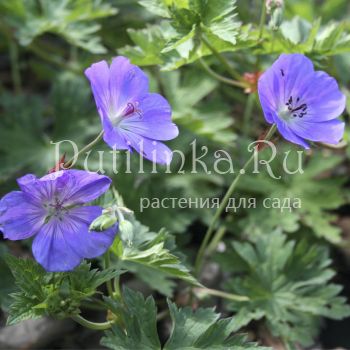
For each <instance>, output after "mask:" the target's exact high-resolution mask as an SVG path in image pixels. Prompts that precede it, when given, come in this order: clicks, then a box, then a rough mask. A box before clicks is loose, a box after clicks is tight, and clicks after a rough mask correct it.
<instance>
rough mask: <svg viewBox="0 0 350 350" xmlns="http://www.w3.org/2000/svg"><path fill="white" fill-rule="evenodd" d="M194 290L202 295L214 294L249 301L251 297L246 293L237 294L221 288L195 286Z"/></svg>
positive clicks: (233, 299) (224, 297) (229, 298)
mask: <svg viewBox="0 0 350 350" xmlns="http://www.w3.org/2000/svg"><path fill="white" fill-rule="evenodd" d="M194 292H195V293H197V294H202V295H213V296H216V297H219V298H223V299H228V300H232V301H248V300H249V298H248V297H246V296H245V295H237V294H232V293H226V292H222V291H221V290H216V289H211V288H195V289H194Z"/></svg>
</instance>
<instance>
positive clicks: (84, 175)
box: [18, 170, 111, 206]
mask: <svg viewBox="0 0 350 350" xmlns="http://www.w3.org/2000/svg"><path fill="white" fill-rule="evenodd" d="M18 184H19V186H20V188H21V190H22V191H23V192H24V193H26V194H27V195H28V196H29V197H31V198H32V200H33V201H35V202H36V203H44V202H46V203H50V202H51V201H52V198H58V199H59V200H60V202H61V203H63V202H64V205H66V206H67V205H76V204H81V203H87V202H91V201H92V200H94V199H96V198H98V197H99V196H101V195H102V194H103V193H104V192H106V191H107V190H108V188H109V186H110V184H111V179H110V178H109V177H107V176H104V175H99V174H97V173H93V172H87V171H83V170H61V171H56V172H54V173H51V174H47V175H45V176H43V177H42V178H40V179H38V178H35V176H34V175H26V176H25V177H22V178H20V179H18Z"/></svg>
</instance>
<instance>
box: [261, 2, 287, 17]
mask: <svg viewBox="0 0 350 350" xmlns="http://www.w3.org/2000/svg"><path fill="white" fill-rule="evenodd" d="M265 4H266V12H267V13H268V14H271V13H272V12H273V11H274V10H276V9H278V8H282V7H283V0H266V3H265Z"/></svg>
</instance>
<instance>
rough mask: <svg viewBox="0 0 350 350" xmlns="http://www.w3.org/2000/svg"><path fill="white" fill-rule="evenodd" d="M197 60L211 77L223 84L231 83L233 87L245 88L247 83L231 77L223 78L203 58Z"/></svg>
mask: <svg viewBox="0 0 350 350" xmlns="http://www.w3.org/2000/svg"><path fill="white" fill-rule="evenodd" d="M199 62H200V63H201V65H202V67H203V68H204V69H205V71H206V72H207V73H208V74H209V75H210V76H212V77H213V78H215V79H217V80H218V81H221V82H223V83H225V84H228V85H232V86H235V87H241V88H246V87H247V85H246V84H245V83H243V82H240V81H237V80H233V79H229V78H225V77H223V76H222V75H220V74H217V73H216V72H214V71H213V70H212V69H211V68H210V67H209V66H208V65H207V64H206V63H205V62H204V60H203V59H201V58H200V59H199Z"/></svg>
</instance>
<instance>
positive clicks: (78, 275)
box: [6, 255, 122, 325]
mask: <svg viewBox="0 0 350 350" xmlns="http://www.w3.org/2000/svg"><path fill="white" fill-rule="evenodd" d="M6 262H7V264H8V266H9V267H10V269H11V272H12V274H13V276H14V278H15V283H16V286H17V288H18V291H16V292H15V293H13V294H11V298H12V301H11V304H10V310H9V317H8V320H7V323H8V324H9V325H11V324H15V323H18V322H20V321H22V320H25V319H29V318H39V317H42V316H44V315H50V316H53V317H56V318H64V317H69V316H71V315H74V314H77V313H79V312H80V310H79V306H80V304H81V302H82V301H83V300H85V299H87V298H89V297H90V296H92V295H94V294H95V293H96V289H97V288H98V287H99V286H100V285H101V284H103V283H105V282H106V281H108V280H110V279H112V278H114V277H116V276H118V275H120V274H121V273H122V271H121V270H116V269H107V270H104V271H98V270H96V269H93V270H91V269H90V268H91V265H90V264H88V263H82V264H81V265H80V266H78V267H77V268H76V269H75V270H74V271H71V272H62V273H49V272H46V271H45V270H44V269H43V268H42V267H41V266H40V265H39V264H38V263H36V262H35V261H34V260H30V259H19V258H15V257H13V256H11V255H8V256H7V257H6Z"/></svg>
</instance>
